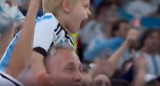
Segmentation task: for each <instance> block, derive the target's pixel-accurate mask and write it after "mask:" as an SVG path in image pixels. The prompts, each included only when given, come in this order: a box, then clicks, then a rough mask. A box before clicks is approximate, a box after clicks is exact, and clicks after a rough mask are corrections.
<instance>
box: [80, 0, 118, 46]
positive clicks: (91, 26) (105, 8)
mask: <svg viewBox="0 0 160 86" xmlns="http://www.w3.org/2000/svg"><path fill="white" fill-rule="evenodd" d="M114 9H115V5H114V4H113V3H112V2H106V1H103V2H101V3H100V4H99V6H98V7H97V9H96V11H95V20H93V21H91V22H89V23H88V24H87V25H86V26H85V27H84V28H83V30H82V31H81V32H80V37H81V38H82V44H83V45H85V46H88V44H89V43H90V42H91V41H92V40H93V39H94V38H95V37H97V36H98V35H100V34H102V28H103V26H102V23H103V22H104V21H105V20H106V17H107V15H110V14H111V13H112V12H113V10H114ZM88 33H89V34H88Z"/></svg>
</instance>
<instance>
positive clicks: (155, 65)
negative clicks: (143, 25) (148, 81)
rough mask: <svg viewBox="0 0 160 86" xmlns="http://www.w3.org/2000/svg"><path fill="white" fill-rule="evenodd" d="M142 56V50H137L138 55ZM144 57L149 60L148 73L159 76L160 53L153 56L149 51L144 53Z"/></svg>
mask: <svg viewBox="0 0 160 86" xmlns="http://www.w3.org/2000/svg"><path fill="white" fill-rule="evenodd" d="M139 56H140V51H139V52H137V57H139ZM144 57H145V58H146V60H147V74H153V75H155V76H159V74H160V55H158V54H155V55H154V56H151V55H149V54H147V53H144Z"/></svg>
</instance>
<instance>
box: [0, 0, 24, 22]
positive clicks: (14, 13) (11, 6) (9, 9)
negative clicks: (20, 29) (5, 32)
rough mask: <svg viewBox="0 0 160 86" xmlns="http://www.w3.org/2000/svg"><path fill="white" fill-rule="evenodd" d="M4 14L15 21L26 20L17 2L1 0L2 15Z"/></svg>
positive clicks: (0, 10) (0, 9)
mask: <svg viewBox="0 0 160 86" xmlns="http://www.w3.org/2000/svg"><path fill="white" fill-rule="evenodd" d="M1 12H4V13H6V15H8V16H9V17H11V18H13V19H24V16H23V15H22V13H21V12H20V10H19V9H18V6H17V2H16V0H0V13H1Z"/></svg>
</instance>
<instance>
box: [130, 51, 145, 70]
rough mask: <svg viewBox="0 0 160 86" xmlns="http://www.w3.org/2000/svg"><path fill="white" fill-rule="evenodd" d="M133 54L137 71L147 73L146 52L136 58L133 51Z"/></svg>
mask: <svg viewBox="0 0 160 86" xmlns="http://www.w3.org/2000/svg"><path fill="white" fill-rule="evenodd" d="M132 54H133V56H134V65H135V68H136V71H137V72H138V71H145V70H146V67H147V60H146V59H145V57H144V52H143V51H142V52H141V54H140V56H139V57H136V53H135V51H134V50H132Z"/></svg>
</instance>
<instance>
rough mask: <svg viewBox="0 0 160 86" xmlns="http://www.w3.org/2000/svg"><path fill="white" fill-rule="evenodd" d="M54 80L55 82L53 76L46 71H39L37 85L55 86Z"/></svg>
mask: <svg viewBox="0 0 160 86" xmlns="http://www.w3.org/2000/svg"><path fill="white" fill-rule="evenodd" d="M53 84H54V82H53V78H52V77H51V76H50V75H49V74H47V73H45V72H42V73H39V74H38V76H37V86H53Z"/></svg>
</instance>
